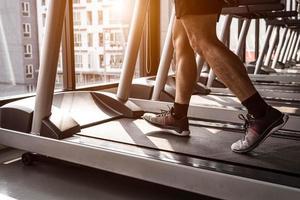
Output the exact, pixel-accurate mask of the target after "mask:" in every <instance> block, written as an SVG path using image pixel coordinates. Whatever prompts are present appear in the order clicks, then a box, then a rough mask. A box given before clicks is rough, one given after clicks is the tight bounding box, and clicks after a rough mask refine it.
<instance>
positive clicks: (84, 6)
mask: <svg viewBox="0 0 300 200" xmlns="http://www.w3.org/2000/svg"><path fill="white" fill-rule="evenodd" d="M136 1H137V0H105V1H103V0H84V1H81V4H80V5H78V4H76V3H78V2H75V1H74V4H73V5H74V6H73V13H74V20H73V21H74V40H75V41H74V46H75V47H76V48H75V55H81V56H82V57H81V58H79V56H77V58H75V66H76V69H75V73H76V75H77V78H76V84H77V85H80V86H85V85H89V84H95V83H105V82H110V81H117V80H118V78H119V77H120V74H121V69H120V66H121V64H120V63H122V60H123V56H124V52H125V48H126V40H127V37H128V30H129V27H130V22H131V17H132V13H133V9H134V4H135V2H136ZM79 13H80V14H81V16H80V14H79ZM114 15H116V17H114ZM111 17H113V18H114V19H115V20H114V22H115V23H110V18H111ZM119 19H121V21H120V20H119ZM104 25H105V26H104ZM78 34H81V36H79V35H78ZM80 44H81V45H80ZM110 45H113V48H112V46H110ZM116 47H118V48H116ZM137 65H139V64H138V63H137ZM138 70H139V68H138V67H137V70H136V74H137V72H138Z"/></svg>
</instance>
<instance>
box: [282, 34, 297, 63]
mask: <svg viewBox="0 0 300 200" xmlns="http://www.w3.org/2000/svg"><path fill="white" fill-rule="evenodd" d="M294 37H295V31H292V33H291V37H290V40H289V43H288V46H287V49H286V51H285V54H284V57H283V60H282V63H284V64H285V63H286V61H287V57H288V54H289V52H290V49H291V46H292V42H293V41H294Z"/></svg>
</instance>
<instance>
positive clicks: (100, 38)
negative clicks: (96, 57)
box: [99, 33, 104, 47]
mask: <svg viewBox="0 0 300 200" xmlns="http://www.w3.org/2000/svg"><path fill="white" fill-rule="evenodd" d="M103 45H104V37H103V33H99V46H100V47H102V46H103Z"/></svg>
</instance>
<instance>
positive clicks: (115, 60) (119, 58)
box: [110, 55, 123, 68]
mask: <svg viewBox="0 0 300 200" xmlns="http://www.w3.org/2000/svg"><path fill="white" fill-rule="evenodd" d="M122 63H123V55H111V56H110V65H111V67H113V68H120V67H121V66H122Z"/></svg>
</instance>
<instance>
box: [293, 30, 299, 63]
mask: <svg viewBox="0 0 300 200" xmlns="http://www.w3.org/2000/svg"><path fill="white" fill-rule="evenodd" d="M299 44H300V34H299V33H298V40H297V42H296V47H295V49H294V52H293V55H292V60H296V58H297V52H298V50H299Z"/></svg>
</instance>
